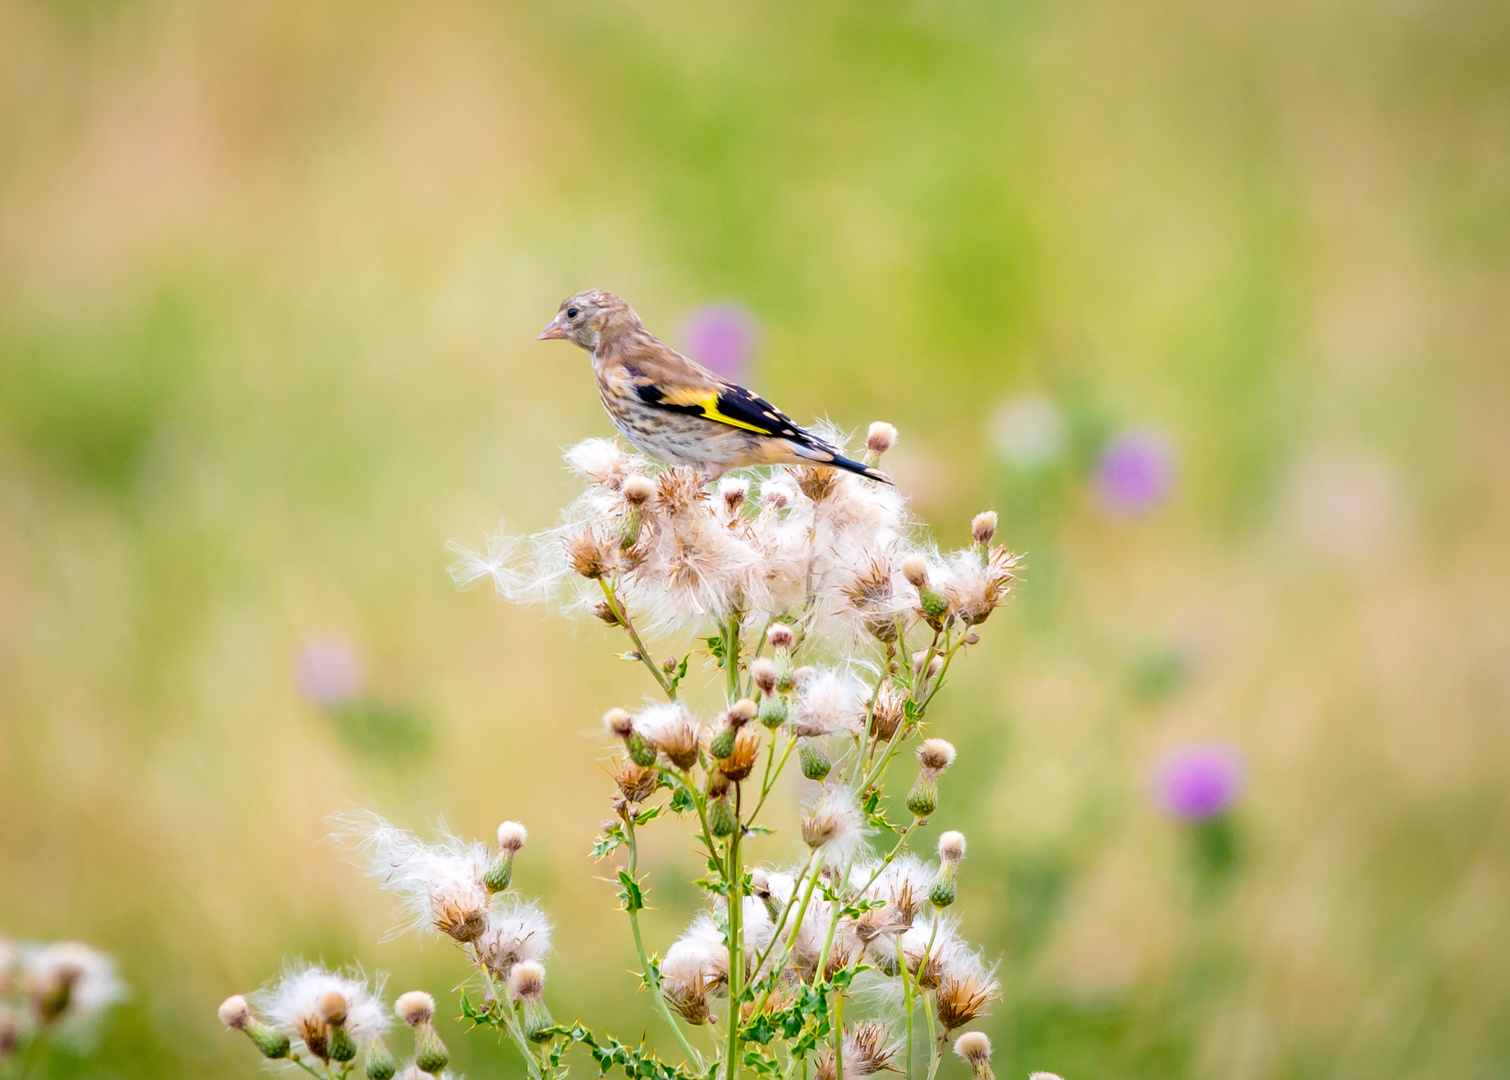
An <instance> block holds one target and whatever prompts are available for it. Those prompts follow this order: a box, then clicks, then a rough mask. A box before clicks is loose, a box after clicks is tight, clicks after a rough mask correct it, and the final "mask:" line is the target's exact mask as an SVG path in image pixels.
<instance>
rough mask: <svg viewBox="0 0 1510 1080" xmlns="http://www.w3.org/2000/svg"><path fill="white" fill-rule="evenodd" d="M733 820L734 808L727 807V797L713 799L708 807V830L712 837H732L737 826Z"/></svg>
mask: <svg viewBox="0 0 1510 1080" xmlns="http://www.w3.org/2000/svg"><path fill="white" fill-rule="evenodd" d="M738 824H739V823H738V822H737V821H735V820H734V808H733V807H732V806H730V805H729V799H728V797H727V796H722V797H720V798H717V799H714V800H713V802H712V803H710V804H709V806H708V829H709V831H710V832H712V833H713V835H714V836H717V837H724V836H733V835H734V830H735V828H736V827H737V826H738Z"/></svg>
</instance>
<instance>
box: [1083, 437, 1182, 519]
mask: <svg viewBox="0 0 1510 1080" xmlns="http://www.w3.org/2000/svg"><path fill="white" fill-rule="evenodd" d="M1174 479H1175V449H1174V443H1172V442H1171V441H1170V439H1169V436H1167V435H1165V434H1164V433H1163V432H1162V431H1158V430H1155V429H1153V428H1129V429H1127V430H1126V431H1124V432H1122V433H1121V434H1119V435H1116V436H1115V437H1113V438H1112V439H1111V441H1109V442H1108V443H1107V444H1106V447H1105V449H1103V450H1102V451H1101V460H1100V461H1098V462H1097V463H1096V496H1097V499H1098V501H1099V502H1100V503H1101V505H1102V506H1103V507H1104V508H1105V509H1106V510H1108V511H1109V512H1111V513H1113V514H1116V515H1118V516H1121V517H1137V516H1138V515H1140V514H1144V513H1147V512H1148V511H1149V510H1152V509H1153V508H1154V507H1155V506H1157V505H1159V503H1161V502H1163V501H1164V498H1165V497H1166V496H1167V495H1168V494H1169V491H1170V488H1172V487H1173V486H1174Z"/></svg>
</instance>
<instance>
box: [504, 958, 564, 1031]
mask: <svg viewBox="0 0 1510 1080" xmlns="http://www.w3.org/2000/svg"><path fill="white" fill-rule="evenodd" d="M509 998H510V999H511V1000H512V1001H513V1002H514V1004H515V1005H518V1006H519V1008H520V1009H521V1010H522V1012H523V1014H524V1015H523V1017H522V1018H521V1019H522V1022H523V1027H524V1037H525V1038H527V1039H529V1041H530V1042H537V1043H538V1042H548V1041H549V1040H550V1038H551V1034H550V1029H551V1028H553V1027H554V1026H555V1021H553V1020H552V1019H551V1014H550V1010H548V1009H547V1008H546V1007H545V967H544V966H543V965H541V964H538V963H536V962H535V961H533V960H525V961H524V962H523V963H519V964H515V965H514V970H513V971H511V972H509Z"/></svg>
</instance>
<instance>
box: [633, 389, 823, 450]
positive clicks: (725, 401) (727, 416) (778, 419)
mask: <svg viewBox="0 0 1510 1080" xmlns="http://www.w3.org/2000/svg"><path fill="white" fill-rule="evenodd" d="M636 390H637V392H638V394H639V397H640V400H641V401H643V402H644V403H645V404H647V405H655V406H657V407H659V408H662V409H667V410H669V411H672V412H679V413H686V414H688V415H691V416H701V417H702V418H703V419H704V420H712V421H713V422H715V423H718V424H727V425H728V426H729V427H736V428H741V429H743V430H745V431H753V432H755V433H756V434H758V435H770V436H774V437H777V438H782V439H790V440H792V441H793V442H796V443H800V444H802V445H806V444H808V443H811V442H814V441H815V440H814V439H813V437H812V436H811V435H810V434H808V433H807V432H806V431H804V430H802V428H800V427H798V426H797V425H796V424H795V423H793V422H792V420H791V418H790V417H788V416H787V415H786V414H785V413H783V412H782V411H781V410H780V409H778V408H776V406H774V405H772V404H771V403H770V402H769V401H767V400H765V399H764V398H762V397H759V396H757V395H755V394H753V393H751V392H750V391H749V390H746V389H745V388H744V387H742V386H737V385H735V384H734V383H725V382H717V383H708V384H705V385H701V386H676V387H665V386H660V385H657V384H654V383H649V382H642V383H639V385H638V386H637V387H636Z"/></svg>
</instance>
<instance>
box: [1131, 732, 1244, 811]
mask: <svg viewBox="0 0 1510 1080" xmlns="http://www.w3.org/2000/svg"><path fill="white" fill-rule="evenodd" d="M1153 780H1154V795H1155V797H1156V798H1157V799H1158V801H1159V804H1160V805H1161V806H1163V808H1164V809H1165V811H1167V812H1168V813H1169V814H1171V815H1172V816H1174V817H1177V818H1182V819H1183V820H1185V821H1205V820H1207V819H1208V818H1214V817H1216V816H1218V815H1220V814H1223V813H1225V812H1226V811H1227V810H1228V809H1230V808H1231V806H1232V804H1233V803H1235V802H1237V799H1238V796H1239V795H1241V794H1242V790H1243V757H1242V754H1241V752H1240V751H1239V750H1238V749H1237V747H1236V746H1234V745H1233V744H1231V743H1193V744H1191V745H1189V746H1182V747H1180V748H1179V749H1178V750H1175V751H1173V752H1171V753H1170V754H1168V755H1166V756H1165V757H1164V759H1163V760H1162V761H1160V762H1159V764H1158V766H1157V767H1156V768H1155V769H1154V775H1153Z"/></svg>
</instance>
